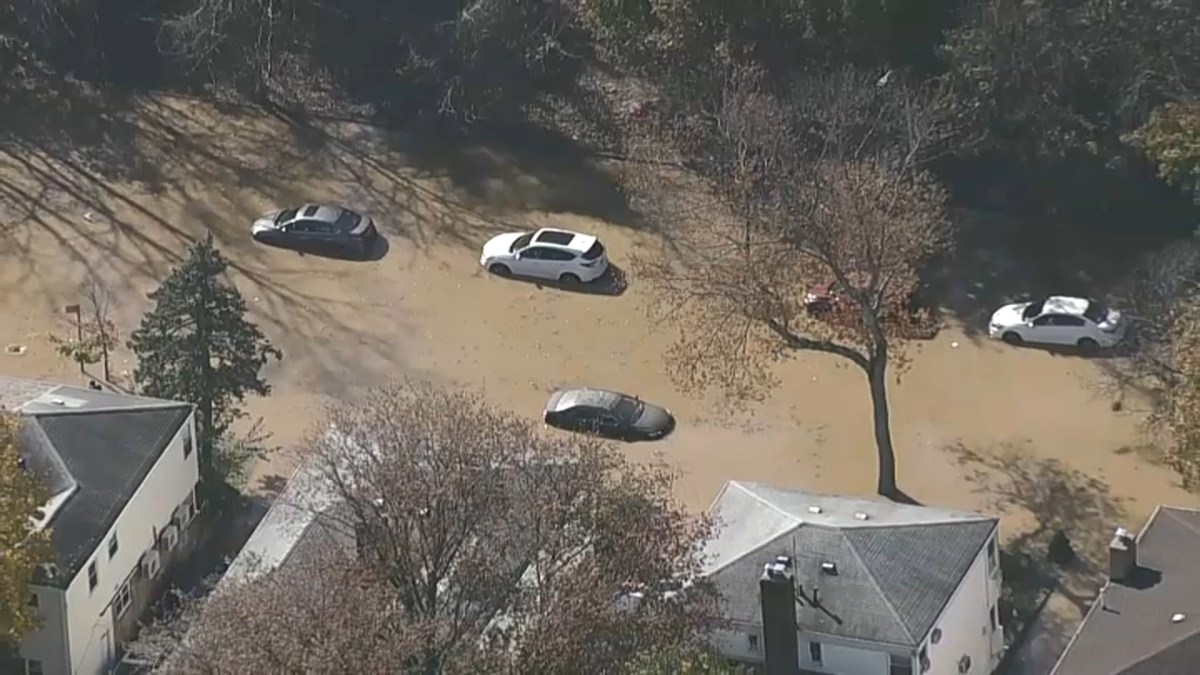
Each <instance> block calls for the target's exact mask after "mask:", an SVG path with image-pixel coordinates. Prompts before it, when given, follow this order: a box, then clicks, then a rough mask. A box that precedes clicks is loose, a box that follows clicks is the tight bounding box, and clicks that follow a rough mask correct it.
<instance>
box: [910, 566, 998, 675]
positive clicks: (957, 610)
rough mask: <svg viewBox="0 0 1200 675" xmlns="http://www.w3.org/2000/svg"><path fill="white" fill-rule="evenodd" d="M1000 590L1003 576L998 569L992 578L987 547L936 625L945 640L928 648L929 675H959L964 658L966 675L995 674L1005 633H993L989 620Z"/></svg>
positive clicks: (929, 644)
mask: <svg viewBox="0 0 1200 675" xmlns="http://www.w3.org/2000/svg"><path fill="white" fill-rule="evenodd" d="M996 564H997V566H998V565H999V560H998V559H997V560H996ZM999 589H1000V573H999V570H998V569H997V571H996V574H995V576H993V575H991V574H989V571H988V549H987V547H986V546H985V547H984V549H983V551H982V552H980V554H979V557H978V558H976V559H975V562H974V564H972V565H971V569H970V570H968V571H967V574H966V576H965V577H963V583H962V584H961V585H960V586H959V587H958V590H957V591H955V593H954V595H953V596H952V597H951V598H950V602H949V603H947V605H946V608H945V609H944V610H943V611H942V616H941V617H940V618H939V619H938V621H937V623H935V624H934V628H935V629H937V628H940V629H941V631H942V637H941V640H939V641H938V643H937V644H931V643H928V644H927V645H926V649H927V650H928V651H927V654H928V656H929V666H930V667H929V670H928V671H926V673H927V675H958V662H959V660H960V659H962V657H963V656H968V657H970V658H971V667H970V670H968V671H967V672H968V673H969V674H970V675H988V674H989V673H991V672H992V669H993V668H995V666H996V654H997V653H998V652H999V649H1000V647H1001V646H1002V645H1003V644H1004V635H1003V631H1002V629H1001V628H1000V627H999V626H997V628H996V630H995V631H993V630H992V625H991V618H989V616H988V612H990V611H992V608H993V607H995V606H996V603H997V602H998V601H999V597H1000V593H999Z"/></svg>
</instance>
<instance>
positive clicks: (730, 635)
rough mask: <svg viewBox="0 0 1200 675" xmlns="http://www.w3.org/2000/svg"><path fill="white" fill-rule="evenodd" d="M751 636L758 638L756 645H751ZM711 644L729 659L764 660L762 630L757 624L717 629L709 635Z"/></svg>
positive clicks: (749, 661)
mask: <svg viewBox="0 0 1200 675" xmlns="http://www.w3.org/2000/svg"><path fill="white" fill-rule="evenodd" d="M750 636H754V637H755V638H756V639H755V646H754V647H751V646H750ZM709 644H711V645H712V647H713V649H715V650H716V651H717V652H719V653H721V654H723V655H724V656H725V658H728V659H735V660H738V661H743V662H746V663H762V660H763V642H762V631H761V630H759V629H758V627H757V626H743V625H738V626H730V628H729V629H727V630H725V629H723V630H715V631H713V633H712V636H711V637H709Z"/></svg>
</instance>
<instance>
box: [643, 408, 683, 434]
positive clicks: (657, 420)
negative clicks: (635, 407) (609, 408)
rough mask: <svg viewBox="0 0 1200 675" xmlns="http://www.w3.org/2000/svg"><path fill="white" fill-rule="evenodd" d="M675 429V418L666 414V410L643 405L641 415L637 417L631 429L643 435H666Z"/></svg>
mask: <svg viewBox="0 0 1200 675" xmlns="http://www.w3.org/2000/svg"><path fill="white" fill-rule="evenodd" d="M674 427H675V418H673V417H671V413H669V412H667V409H666V408H660V407H659V406H656V405H653V404H650V403H643V404H642V414H641V415H639V416H638V418H637V420H635V421H634V423H633V428H634V429H637V430H638V431H642V432H645V433H655V432H661V433H664V434H665V433H667V432H669V431H671V429H673V428H674Z"/></svg>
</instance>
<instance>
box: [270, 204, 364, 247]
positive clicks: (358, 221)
mask: <svg viewBox="0 0 1200 675" xmlns="http://www.w3.org/2000/svg"><path fill="white" fill-rule="evenodd" d="M250 232H251V236H253V237H254V239H255V241H260V242H262V243H264V244H271V245H273V246H281V247H284V248H293V249H298V250H325V251H339V252H342V253H347V254H353V255H360V256H365V255H367V254H368V253H370V252H371V249H372V247H373V246H374V244H375V240H376V238H378V236H379V232H378V231H377V230H376V229H375V222H374V221H372V220H371V219H370V218H368V217H367V216H364V215H362V214H361V213H357V212H355V211H351V210H350V209H347V208H343V207H341V206H329V205H325V204H305V205H304V206H301V207H299V208H294V209H280V210H277V211H271V212H269V213H264V214H263V215H261V216H259V218H258V219H257V220H255V221H254V224H253V225H252V226H251V228H250Z"/></svg>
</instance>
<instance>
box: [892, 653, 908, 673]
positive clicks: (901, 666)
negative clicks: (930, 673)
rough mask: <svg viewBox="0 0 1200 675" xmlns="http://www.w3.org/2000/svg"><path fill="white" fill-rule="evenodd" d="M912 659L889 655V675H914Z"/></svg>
mask: <svg viewBox="0 0 1200 675" xmlns="http://www.w3.org/2000/svg"><path fill="white" fill-rule="evenodd" d="M912 671H913V667H912V657H910V656H908V655H907V654H906V655H904V656H897V655H895V654H888V675H912Z"/></svg>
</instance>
